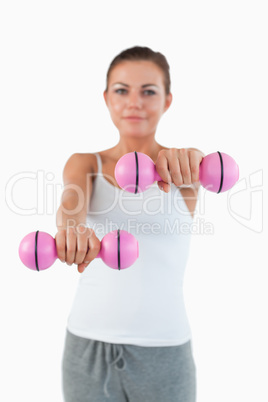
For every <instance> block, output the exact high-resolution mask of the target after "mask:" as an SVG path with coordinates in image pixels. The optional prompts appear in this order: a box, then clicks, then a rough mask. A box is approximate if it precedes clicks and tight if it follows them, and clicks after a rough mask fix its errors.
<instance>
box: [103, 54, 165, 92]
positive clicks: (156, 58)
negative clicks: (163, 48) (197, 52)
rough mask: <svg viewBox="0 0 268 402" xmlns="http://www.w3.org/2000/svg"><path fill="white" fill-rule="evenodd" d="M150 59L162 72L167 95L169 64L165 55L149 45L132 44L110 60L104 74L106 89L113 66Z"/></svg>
mask: <svg viewBox="0 0 268 402" xmlns="http://www.w3.org/2000/svg"><path fill="white" fill-rule="evenodd" d="M141 60H145V61H151V62H153V63H155V64H156V65H157V66H158V67H159V68H160V69H161V70H162V72H163V74H164V85H165V92H166V94H167V95H168V94H169V93H170V72H169V64H168V62H167V59H166V58H165V56H164V55H163V54H162V53H160V52H154V51H153V50H152V49H150V48H149V47H142V46H134V47H132V48H129V49H126V50H123V51H122V52H121V53H119V54H118V55H117V56H116V57H115V58H114V59H113V60H112V62H111V64H110V66H109V69H108V71H107V75H106V91H107V89H108V82H109V78H110V74H111V71H112V70H113V68H114V67H115V66H117V65H118V64H120V63H121V62H123V61H141Z"/></svg>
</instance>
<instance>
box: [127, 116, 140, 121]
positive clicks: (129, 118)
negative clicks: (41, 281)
mask: <svg viewBox="0 0 268 402" xmlns="http://www.w3.org/2000/svg"><path fill="white" fill-rule="evenodd" d="M124 119H125V120H131V121H141V120H144V117H139V116H126V117H124Z"/></svg>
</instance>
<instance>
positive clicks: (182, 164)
mask: <svg viewBox="0 0 268 402" xmlns="http://www.w3.org/2000/svg"><path fill="white" fill-rule="evenodd" d="M204 156H205V155H204V154H203V152H201V151H199V150H198V149H195V148H181V149H177V148H170V149H162V150H161V151H160V152H159V153H158V157H157V160H156V163H155V165H156V170H157V173H158V174H159V175H160V176H161V178H162V181H158V186H159V188H160V189H161V190H163V191H165V192H166V193H168V192H169V191H170V183H174V184H175V185H176V186H177V187H180V186H182V185H191V184H193V185H199V165H200V163H201V161H202V159H203V158H204Z"/></svg>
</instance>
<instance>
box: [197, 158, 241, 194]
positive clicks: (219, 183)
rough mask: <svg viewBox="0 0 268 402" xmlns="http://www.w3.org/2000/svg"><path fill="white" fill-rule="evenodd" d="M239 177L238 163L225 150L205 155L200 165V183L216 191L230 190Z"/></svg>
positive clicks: (207, 188)
mask: <svg viewBox="0 0 268 402" xmlns="http://www.w3.org/2000/svg"><path fill="white" fill-rule="evenodd" d="M238 178H239V168H238V165H237V164H236V162H235V160H234V159H233V158H232V157H231V156H229V155H227V154H225V153H223V152H214V153H212V154H209V155H207V156H205V158H204V159H203V160H202V162H201V164H200V167H199V180H200V183H201V184H202V186H203V187H205V189H206V190H209V191H212V192H214V193H223V192H224V191H227V190H230V188H232V187H233V186H234V185H235V183H236V182H237V180H238Z"/></svg>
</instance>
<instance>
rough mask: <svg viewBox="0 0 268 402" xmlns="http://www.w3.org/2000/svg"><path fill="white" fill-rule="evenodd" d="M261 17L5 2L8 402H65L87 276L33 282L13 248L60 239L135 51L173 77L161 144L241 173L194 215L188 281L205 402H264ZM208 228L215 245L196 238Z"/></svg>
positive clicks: (265, 32) (107, 133)
mask: <svg viewBox="0 0 268 402" xmlns="http://www.w3.org/2000/svg"><path fill="white" fill-rule="evenodd" d="M266 6H267V3H266V2H265V1H260V0H254V1H253V0H252V1H247V0H244V1H242V0H241V1H238V0H231V1H230V0H225V1H212V0H210V1H209V0H206V1H176V2H175V1H170V0H166V1H161V2H159V1H156V0H155V1H147V2H146V1H140V0H136V1H134V2H127V1H122V0H114V1H98V2H97V1H94V2H90V1H79V0H76V1H68V0H67V1H66V0H65V1H59V0H53V1H51V0H46V1H33V0H32V1H29V0H25V1H13V0H4V1H2V2H1V7H0V40H1V45H0V57H1V63H0V69H1V71H0V72H1V74H0V100H1V121H0V125H1V126H0V129H1V139H2V146H1V194H2V196H1V212H2V213H1V281H0V283H1V285H0V286H1V288H0V296H1V302H0V306H1V332H0V336H1V341H0V348H1V350H0V356H1V359H0V361H1V363H0V364H1V373H2V375H1V379H2V381H1V387H0V399H1V401H5V402H9V401H10V402H14V401H21V400H27V401H28V402H36V401H38V402H47V401H48V400H51V401H53V402H54V401H55V402H62V392H61V358H62V351H63V344H64V337H65V326H66V321H67V317H68V314H69V310H70V307H71V303H72V300H73V297H74V293H75V289H76V285H77V281H78V279H79V274H78V273H77V271H76V268H75V266H73V267H72V268H70V267H67V266H66V265H65V264H64V265H63V264H61V263H60V262H56V263H55V264H54V266H53V268H51V269H49V270H47V271H44V272H41V273H36V272H33V271H30V270H28V269H27V268H25V267H24V266H23V265H22V263H21V262H20V260H19V258H18V246H19V242H20V240H21V239H22V237H23V236H25V235H26V234H27V233H28V232H32V231H35V230H43V231H47V232H49V233H51V234H52V235H55V233H56V224H55V214H56V210H57V207H58V206H59V200H60V194H61V188H62V170H63V167H64V164H65V162H66V160H67V159H68V157H69V156H70V155H71V154H72V153H74V152H96V151H100V150H103V149H107V148H109V147H111V146H113V145H115V144H116V143H117V141H118V133H117V131H116V129H115V127H114V126H113V124H112V122H111V120H110V117H109V113H108V111H107V109H106V106H105V103H104V100H103V97H102V93H103V90H104V86H105V75H106V71H107V68H108V65H109V63H110V62H111V60H112V58H113V57H114V56H115V55H117V54H118V53H119V52H120V51H122V50H123V49H126V48H128V47H131V46H134V45H141V46H149V47H151V48H152V49H153V50H157V51H161V52H162V53H164V54H165V55H166V57H167V59H168V61H169V64H170V66H171V79H172V92H173V96H174V101H173V104H172V107H171V109H170V110H169V111H168V112H167V113H166V115H165V116H164V117H163V119H162V120H161V122H160V125H159V129H158V132H157V136H156V138H157V140H158V141H159V142H160V143H161V144H163V145H166V146H170V147H178V148H180V147H196V148H200V149H201V150H203V151H204V153H206V154H208V153H211V152H214V151H217V150H220V151H223V152H226V153H228V154H230V155H231V156H233V157H234V158H235V159H236V161H237V163H238V164H239V168H240V181H239V182H238V183H237V185H236V186H235V187H234V188H233V190H231V191H230V192H226V193H223V194H221V195H216V194H212V193H204V192H203V193H202V194H201V200H202V203H201V202H200V203H199V204H198V207H197V215H196V218H195V219H196V222H197V227H198V228H199V229H198V230H199V232H198V233H197V234H194V235H193V238H192V244H191V256H190V259H189V263H188V267H187V273H186V276H185V302H186V307H187V311H188V315H189V320H190V323H191V327H192V333H193V351H194V357H195V362H196V366H197V387H198V395H197V402H226V401H229V402H237V401H256V402H267V400H268V390H267V375H268V346H267V344H268V343H267V339H268V325H267V306H268V291H267V288H268V281H267V279H268V276H267V265H268V264H267V252H266V251H267V222H266V224H265V222H264V219H265V216H266V214H265V211H264V206H265V205H266V204H267V192H266V189H267V186H266V184H265V182H266V180H267V141H266V137H267V132H268V123H267V110H268V109H267V106H268V101H267V93H268V80H267V71H268V59H267V36H268V29H267V20H268V13H267V10H266V8H265V7H266ZM37 176H38V183H39V187H37V179H36V178H37ZM23 177H24V178H23ZM27 177H28V178H27ZM5 197H6V198H5ZM37 201H38V203H37ZM37 208H38V209H37ZM31 209H33V212H32V214H31V215H27V210H28V212H29V210H31ZM266 218H267V216H266ZM208 223H209V224H211V225H212V226H213V230H214V233H213V234H212V235H207V234H204V233H202V230H201V226H202V224H204V225H205V224H208ZM198 225H199V226H198ZM265 240H266V241H265ZM178 258H179V256H178ZM74 402H75V401H74Z"/></svg>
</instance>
